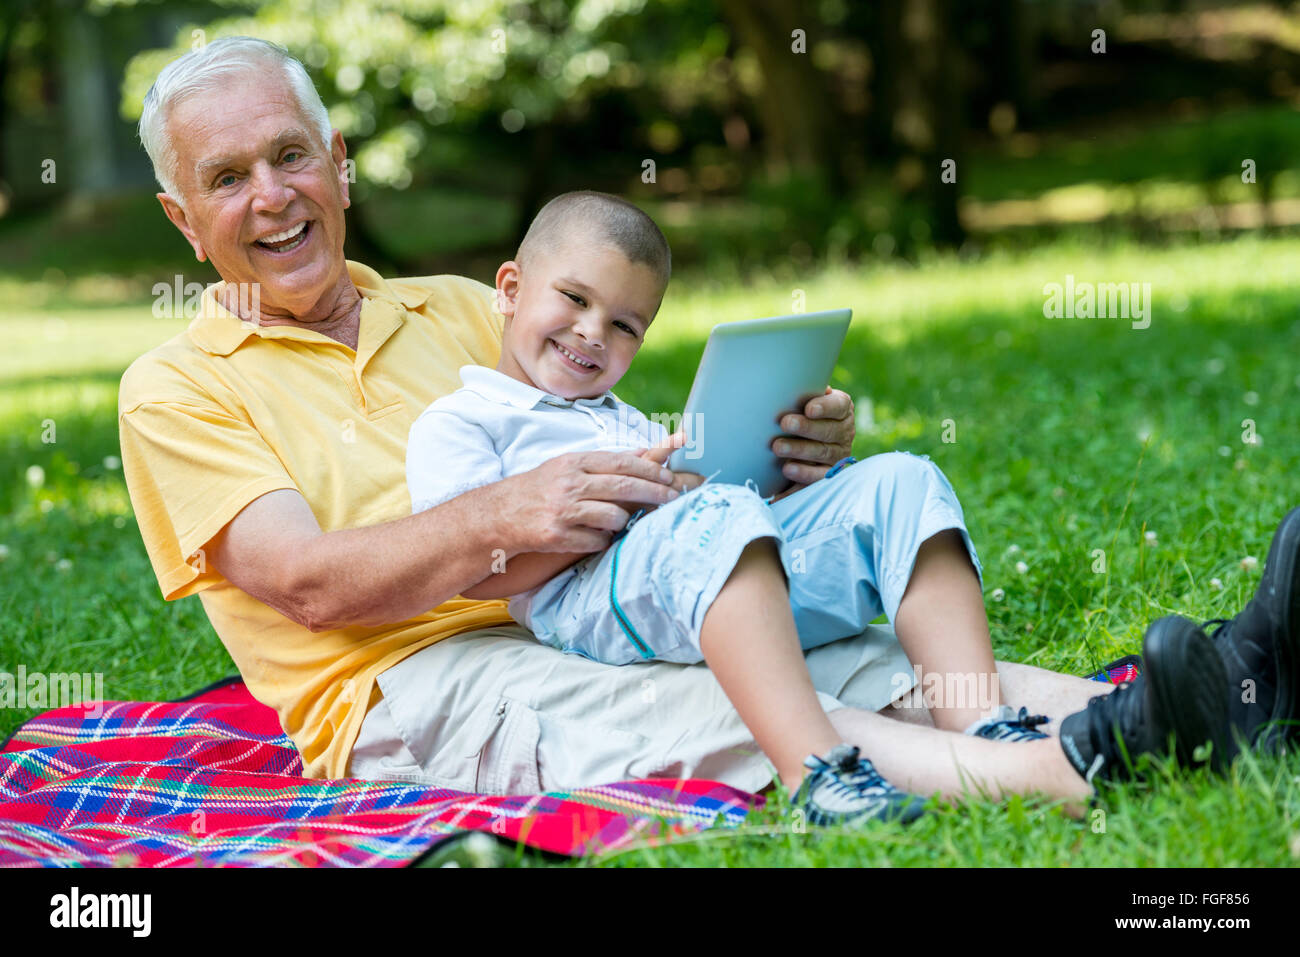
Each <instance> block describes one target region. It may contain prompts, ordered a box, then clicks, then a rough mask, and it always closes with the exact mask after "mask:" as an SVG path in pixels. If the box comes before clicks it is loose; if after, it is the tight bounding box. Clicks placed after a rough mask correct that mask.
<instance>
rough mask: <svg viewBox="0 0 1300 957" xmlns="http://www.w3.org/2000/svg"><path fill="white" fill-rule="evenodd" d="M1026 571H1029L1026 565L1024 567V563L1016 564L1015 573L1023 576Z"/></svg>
mask: <svg viewBox="0 0 1300 957" xmlns="http://www.w3.org/2000/svg"><path fill="white" fill-rule="evenodd" d="M1027 571H1029V566H1028V565H1026V564H1025V563H1024V562H1016V572H1017V573H1019V574H1021V575H1023V574H1024V573H1025V572H1027Z"/></svg>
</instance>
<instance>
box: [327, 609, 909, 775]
mask: <svg viewBox="0 0 1300 957" xmlns="http://www.w3.org/2000/svg"><path fill="white" fill-rule="evenodd" d="M804 654H805V659H806V660H807V662H808V670H809V672H810V673H811V674H812V678H813V685H814V687H816V689H817V697H818V699H819V700H820V701H821V703H822V707H823V708H824V709H825V710H826V711H834V710H835V709H837V708H842V707H845V706H851V707H856V708H862V709H865V710H869V711H879V710H880V709H881V708H884V707H885V706H886V705H888V704H889V703H890V702H891V701H892V700H894V699H896V698H898V697H901V696H902V695H903V694H905V693H906V692H907V691H909V690H911V688H912V686H913V685H914V684H915V678H914V676H913V672H912V666H911V663H910V662H909V661H908V658H907V655H906V654H905V653H904V652H903V649H902V648H901V647H900V646H899V644H898V641H897V639H896V638H895V637H894V632H893V629H892V628H889V627H888V626H877V625H872V626H870V627H868V628H867V630H866V631H865V632H863V633H862V634H861V635H856V636H854V637H852V638H845V639H842V640H840V641H836V642H832V643H831V644H828V645H823V646H821V647H819V648H814V649H812V650H810V651H807V652H805V653H804ZM378 683H379V688H380V691H381V693H382V694H383V698H382V699H381V700H379V701H378V702H376V704H375V705H374V706H373V707H371V709H370V711H369V712H368V713H367V714H366V718H365V721H364V722H363V723H362V726H361V732H360V734H359V735H358V737H357V741H356V744H355V745H354V746H353V748H352V755H351V760H350V762H349V765H348V775H349V776H350V777H358V778H366V779H370V780H395V781H406V782H410V783H414V784H420V785H423V786H427V787H443V788H451V789H454V790H458V791H472V792H476V793H480V794H492V795H499V794H537V793H540V792H542V791H568V790H572V789H574V788H579V787H591V786H593V785H597V784H606V783H609V782H611V781H626V780H630V779H633V778H653V777H672V778H709V779H712V780H715V781H721V782H723V783H724V784H730V785H732V786H733V787H737V788H741V789H743V790H746V791H758V790H760V789H762V788H763V787H765V786H767V784H769V783H770V782H771V781H772V779H773V769H772V766H771V764H770V763H769V762H768V760H767V758H766V757H765V756H764V755H763V753H762V752H761V751H759V750H758V747H757V745H755V744H754V739H753V736H752V735H751V734H750V733H749V730H748V729H747V728H746V727H745V725H744V722H742V721H741V720H740V716H739V715H738V714H737V713H736V710H735V708H733V707H732V705H731V702H730V701H729V700H728V699H727V696H726V695H725V694H724V693H723V691H722V688H721V687H720V686H719V685H718V682H717V679H715V678H714V676H713V673H712V672H711V671H709V669H708V668H707V667H706V666H705V665H704V664H691V665H684V664H674V663H671V662H658V661H653V662H643V663H636V664H630V665H620V666H615V665H606V664H601V663H599V662H595V661H591V660H589V659H587V658H584V657H582V656H580V655H571V654H564V653H562V652H560V651H557V650H555V649H554V648H550V647H548V646H546V645H543V644H541V643H539V642H537V641H536V640H535V639H534V638H533V637H532V636H531V635H530V634H529V633H528V631H527V630H525V629H524V628H522V627H519V626H517V625H507V626H500V627H495V628H486V629H482V630H480V631H473V632H466V633H465V634H462V635H456V636H454V637H452V638H446V639H444V640H442V641H439V642H437V643H435V644H433V645H430V646H429V647H427V648H423V649H421V650H420V651H418V652H416V653H415V654H413V655H411V656H409V657H407V658H405V659H404V660H402V661H400V662H398V663H397V664H396V665H394V666H393V667H392V668H389V669H388V670H387V671H385V672H383V673H382V674H380V675H379V677H378Z"/></svg>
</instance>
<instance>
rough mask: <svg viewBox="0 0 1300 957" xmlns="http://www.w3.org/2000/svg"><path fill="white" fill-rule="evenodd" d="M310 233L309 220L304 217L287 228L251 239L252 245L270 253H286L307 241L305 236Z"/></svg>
mask: <svg viewBox="0 0 1300 957" xmlns="http://www.w3.org/2000/svg"><path fill="white" fill-rule="evenodd" d="M310 233H311V220H310V219H304V220H303V221H302V222H300V223H297V224H296V225H293V226H290V227H289V228H288V229H284V230H281V231H280V232H277V233H270V234H268V235H266V236H263V237H262V238H261V239H255V240H253V245H254V246H259V247H261V248H262V249H264V250H266V251H267V252H270V253H288V252H292V251H293V250H295V249H297V248H298V247H299V246H301V245H303V244H304V243H305V242H307V236H308V235H309V234H310Z"/></svg>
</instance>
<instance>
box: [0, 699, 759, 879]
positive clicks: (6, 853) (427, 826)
mask: <svg viewBox="0 0 1300 957" xmlns="http://www.w3.org/2000/svg"><path fill="white" fill-rule="evenodd" d="M301 773H302V759H301V757H300V756H299V754H298V751H297V749H296V748H294V746H293V743H292V742H291V741H290V740H289V738H288V737H287V736H285V735H284V734H283V733H282V732H281V730H280V724H279V721H278V719H277V717H276V715H275V712H274V711H273V710H271V709H270V708H268V707H266V706H265V705H262V704H260V703H259V702H257V701H256V700H254V698H253V697H252V695H250V694H249V693H248V689H247V688H246V687H245V686H244V684H243V682H242V681H241V680H240V679H239V678H238V677H235V678H227V679H225V680H224V681H220V682H217V683H216V684H214V685H211V686H209V687H208V688H205V689H203V690H202V691H199V692H197V693H196V694H194V695H191V696H190V697H188V698H185V699H182V700H181V701H173V702H134V701H120V702H102V703H100V704H99V705H98V706H95V707H87V706H72V707H66V708H57V709H55V710H53V711H47V712H45V713H44V714H41V715H39V716H37V717H35V718H33V719H31V720H30V721H28V722H27V723H26V724H24V725H22V726H21V727H20V728H19V729H18V730H17V731H16V732H14V734H13V736H12V737H11V738H10V739H9V740H8V741H7V742H5V745H4V747H3V748H2V749H0V866H8V867H32V866H41V865H44V866H55V867H86V866H91V867H94V866H112V865H128V866H139V867H184V866H196V865H197V866H218V865H221V866H237V867H271V866H297V867H354V866H368V867H403V866H407V865H409V864H412V863H414V862H415V861H417V860H418V859H420V858H422V857H423V856H425V855H426V854H427V853H429V851H430V850H431V849H432V848H434V847H436V846H438V845H440V844H442V843H443V842H444V841H447V840H449V839H451V838H454V837H457V836H461V835H464V834H465V833H466V832H469V831H485V832H487V833H489V834H493V835H496V836H497V837H501V838H506V839H510V840H513V841H518V842H521V843H523V844H526V845H529V846H530V847H535V848H540V849H541V850H544V851H551V852H556V853H559V854H567V855H571V856H578V855H583V854H598V853H602V852H606V851H609V850H612V849H614V848H619V847H626V846H628V845H629V844H631V843H633V842H638V841H641V842H646V843H657V842H660V841H666V840H672V839H673V838H674V837H679V836H682V835H686V834H691V833H695V832H697V831H700V830H702V829H704V828H708V827H711V826H713V825H714V824H715V823H718V824H722V825H729V826H734V825H736V824H738V823H740V821H742V820H743V819H744V817H745V815H746V813H747V812H748V810H749V808H750V807H751V806H755V802H761V800H762V799H761V798H757V797H756V796H754V795H751V794H748V793H746V792H744V791H739V790H736V789H735V788H731V787H727V786H726V785H723V784H719V783H717V782H713V781H703V780H669V779H656V780H641V781H624V782H621V783H617V784H606V785H602V786H600V787H591V788H582V789H580V790H574V791H565V792H554V791H553V792H549V793H546V794H536V795H531V796H524V797H521V796H508V797H489V796H485V795H480V794H467V793H465V792H461V791H450V790H445V789H439V788H426V787H419V786H412V785H406V784H395V783H389V782H374V781H362V780H358V779H350V778H349V779H341V780H313V779H308V778H304V777H302V776H301Z"/></svg>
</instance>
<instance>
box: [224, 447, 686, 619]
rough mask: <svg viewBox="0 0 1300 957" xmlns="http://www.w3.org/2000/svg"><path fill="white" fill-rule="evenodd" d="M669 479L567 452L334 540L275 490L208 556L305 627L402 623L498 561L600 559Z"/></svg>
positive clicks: (626, 460)
mask: <svg viewBox="0 0 1300 957" xmlns="http://www.w3.org/2000/svg"><path fill="white" fill-rule="evenodd" d="M672 480H673V473H672V472H670V471H668V470H667V469H665V468H662V467H661V466H659V465H658V464H657V463H655V462H652V461H649V460H646V459H643V458H641V457H639V456H637V455H634V454H632V453H627V452H582V453H573V454H569V455H562V456H559V457H558V458H555V459H552V460H551V461H550V462H547V463H545V464H544V465H542V466H539V467H538V468H536V469H533V470H532V471H530V472H525V473H522V474H521V475H516V476H513V477H511V478H508V479H504V480H502V481H500V482H495V483H493V484H491V485H485V486H483V487H481V488H477V489H473V490H471V491H469V492H466V493H465V494H463V495H460V496H458V497H456V498H454V499H452V500H450V501H448V502H445V503H443V504H442V505H438V506H435V507H434V508H431V509H428V510H427V511H423V512H419V513H417V514H415V515H411V516H407V517H404V518H400V519H397V520H396V521H392V522H387V523H384V524H382V525H372V526H367V527H364V528H351V529H340V530H338V531H334V532H324V531H322V530H321V527H320V525H319V524H318V523H317V521H316V517H315V516H314V515H313V514H312V511H311V508H310V506H308V504H307V501H306V500H305V499H304V498H303V497H302V496H301V495H300V494H299V493H298V492H296V491H292V490H289V489H280V490H277V491H274V492H268V493H267V494H265V495H263V496H261V497H260V498H257V499H255V500H254V501H253V502H251V503H249V504H248V505H247V506H245V508H244V509H243V510H242V511H240V512H239V514H238V515H236V516H235V518H234V519H233V520H232V521H230V522H229V523H227V525H226V526H225V527H224V528H223V529H222V530H221V531H220V532H219V533H218V534H217V535H216V536H215V537H214V538H213V539H212V540H211V542H209V544H208V545H207V546H206V553H207V555H208V556H209V559H210V562H211V564H212V565H213V567H214V568H215V569H216V570H217V571H218V572H220V573H221V575H223V576H224V577H225V578H226V579H227V580H228V581H230V582H231V583H232V584H233V585H235V587H237V588H239V589H241V590H242V591H245V592H247V593H248V594H249V595H252V596H253V597H254V598H257V599H258V600H259V601H262V602H263V603H265V604H267V605H269V606H271V607H272V608H274V609H276V610H277V611H279V612H280V613H281V614H283V615H284V616H285V617H287V618H289V619H291V620H293V621H296V622H298V623H299V624H301V625H303V626H304V627H306V628H308V629H310V630H311V631H325V630H329V629H333V628H342V627H346V626H348V625H373V624H385V623H389V622H398V621H405V620H407V619H410V618H414V617H416V616H417V615H421V614H423V613H424V612H426V611H428V610H429V609H431V608H435V607H437V606H438V605H440V604H442V603H443V602H444V601H446V600H448V599H449V598H452V597H454V596H456V595H458V594H464V592H465V590H466V589H471V588H472V586H474V585H475V584H477V583H479V582H481V581H483V580H484V579H485V578H488V577H489V576H491V575H492V566H493V562H494V561H499V560H501V559H504V560H506V561H507V563H509V560H510V559H512V558H514V557H515V556H518V555H520V554H522V553H526V552H544V553H547V559H546V560H547V561H549V560H551V559H552V557H553V558H554V560H555V561H556V562H557V565H556V567H555V568H554V569H553V570H551V571H550V572H549V574H548V575H546V576H545V577H550V575H553V574H555V572H558V571H559V570H560V569H561V568H563V567H565V566H566V565H567V564H571V563H572V561H573V560H574V559H573V555H575V554H577V555H582V554H588V553H590V552H594V551H600V550H601V549H603V548H605V547H606V546H607V545H608V544H609V540H610V537H611V535H612V534H613V533H614V532H615V531H617V530H619V529H621V528H622V527H623V526H624V525H625V524H626V523H627V519H628V512H627V511H626V510H625V509H624V508H622V507H620V506H619V505H617V504H614V503H616V502H627V503H641V504H644V505H660V504H663V503H664V502H666V501H669V500H670V499H671V498H672V497H675V496H676V494H677V493H676V492H675V491H673V490H672V488H671V487H670V485H669V483H670V482H671V481H672ZM566 559H567V561H565V560H566ZM537 561H540V560H537ZM561 562H562V564H561ZM545 577H544V578H542V579H541V580H545ZM521 590H522V589H521ZM475 597H482V596H475Z"/></svg>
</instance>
